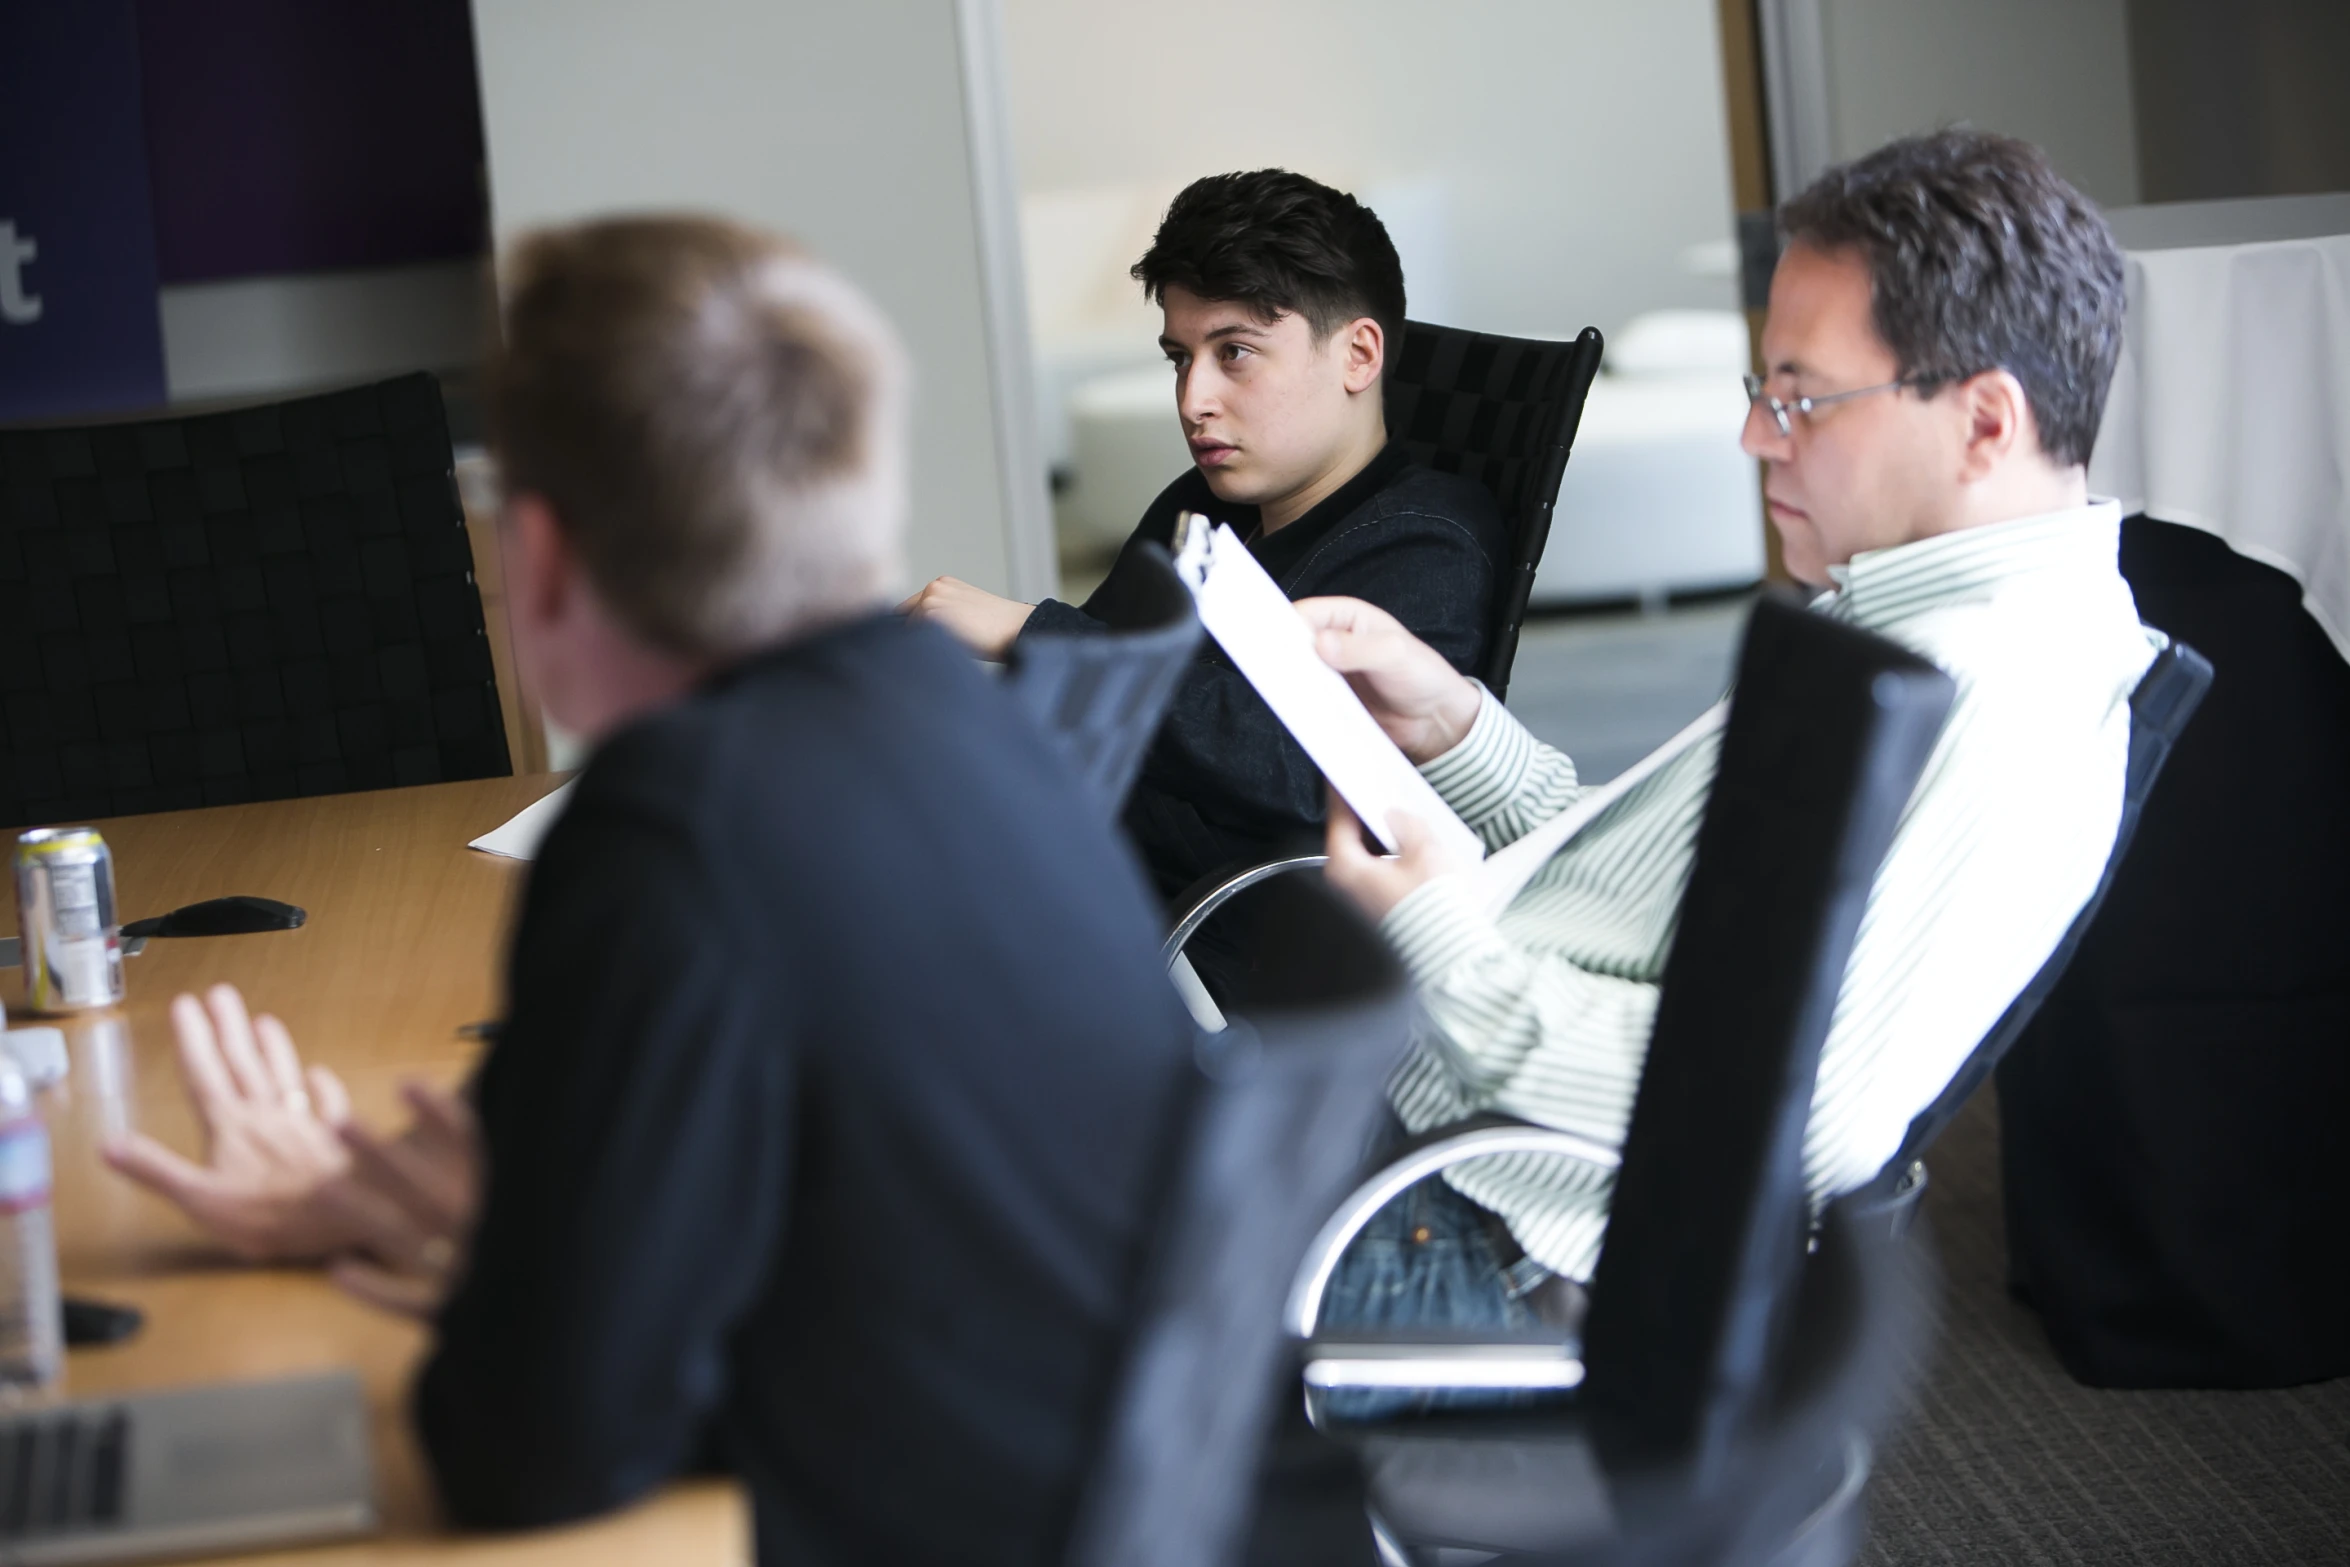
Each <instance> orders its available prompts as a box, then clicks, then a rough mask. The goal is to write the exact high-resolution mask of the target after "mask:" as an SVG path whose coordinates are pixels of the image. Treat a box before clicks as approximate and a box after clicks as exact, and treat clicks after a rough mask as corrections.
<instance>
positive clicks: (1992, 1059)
mask: <svg viewBox="0 0 2350 1567" xmlns="http://www.w3.org/2000/svg"><path fill="white" fill-rule="evenodd" d="M2210 689H2211V662H2210V660H2208V659H2206V658H2205V657H2204V656H2203V655H2202V654H2200V653H2198V652H2196V651H2195V650H2194V649H2193V648H2191V647H2189V646H2187V645H2186V644H2185V643H2184V642H2173V643H2171V644H2170V645H2169V646H2167V647H2165V648H2164V649H2163V650H2162V651H2161V652H2160V653H2158V654H2156V655H2155V658H2154V662H2153V663H2152V664H2151V665H2150V666H2148V668H2147V670H2146V673H2145V674H2144V675H2143V676H2141V677H2140V678H2139V681H2138V689H2137V690H2135V691H2133V692H2132V693H2131V694H2130V759H2129V766H2128V770H2127V772H2126V773H2125V774H2124V776H2123V784H2122V814H2121V822H2120V824H2119V825H2118V826H2117V827H2116V828H2115V830H2114V835H2113V852H2112V853H2111V854H2109V855H2107V856H2106V859H2105V873H2104V874H2103V875H2101V876H2099V877H2098V878H2097V886H2096V889H2095V890H2094V891H2093V892H2091V893H2090V894H2089V901H2088V902H2086V903H2084V904H2082V905H2081V912H2080V913H2079V914H2077V915H2075V916H2074V917H2073V922H2072V924H2071V925H2070V926H2068V927H2067V928H2066V930H2065V933H2064V939H2063V940H2061V941H2059V942H2058V943H2057V944H2056V950H2055V951H2053V952H2051V953H2049V955H2048V961H2047V962H2045V963H2043V964H2041V965H2040V972H2039V973H2037V974H2035V975H2033V976H2032V982H2031V983H2030V984H2028V985H2026V986H2025V987H2024V988H2023V990H2022V991H2021V992H2020V993H2018V994H2017V996H2016V998H2015V1000H2014V1001H2012V1002H2010V1003H2009V1004H2008V1008H2007V1010H2006V1011H2005V1012H2002V1013H2001V1014H2000V1015H1999V1021H1998V1022H1996V1023H1994V1024H1992V1025H1991V1031H1990V1032H1989V1033H1987V1034H1985V1035H1984V1036H1983V1042H1982V1043H1981V1044H1979V1045H1977V1046H1975V1049H1974V1053H1973V1054H1971V1055H1969V1056H1968V1057H1967V1059H1966V1064H1965V1065H1964V1066H1961V1067H1960V1068H1959V1069H1958V1073H1957V1075H1956V1076H1954V1077H1952V1078H1951V1080H1950V1081H1949V1082H1948V1083H1947V1084H1945V1085H1944V1086H1943V1089H1942V1092H1941V1093H1940V1094H1938V1095H1936V1096H1935V1098H1934V1102H1933V1103H1932V1104H1930V1105H1928V1106H1926V1108H1925V1109H1923V1110H1920V1111H1919V1112H1918V1113H1917V1115H1916V1116H1915V1117H1914V1118H1913V1119H1912V1120H1911V1121H1910V1123H1909V1131H1908V1133H1907V1135H1905V1136H1904V1137H1903V1138H1902V1139H1901V1151H1900V1152H1899V1153H1896V1154H1895V1155H1894V1156H1893V1157H1892V1158H1891V1159H1890V1160H1888V1161H1887V1162H1886V1165H1885V1168H1884V1169H1883V1170H1882V1171H1881V1172H1879V1174H1878V1176H1877V1178H1876V1179H1875V1180H1874V1181H1872V1182H1871V1183H1870V1185H1869V1187H1868V1190H1869V1191H1871V1192H1872V1193H1876V1194H1878V1195H1879V1196H1880V1197H1889V1196H1891V1195H1892V1193H1893V1192H1894V1191H1895V1189H1896V1188H1897V1187H1898V1185H1899V1184H1900V1181H1901V1177H1902V1175H1903V1173H1904V1172H1906V1171H1907V1170H1908V1169H1909V1167H1910V1166H1911V1165H1912V1164H1913V1163H1915V1162H1916V1161H1917V1158H1918V1156H1919V1155H1920V1154H1922V1153H1924V1152H1925V1151H1926V1148H1927V1145H1928V1144H1930V1143H1932V1142H1933V1141H1934V1139H1935V1138H1937V1137H1939V1136H1941V1135H1942V1129H1943V1128H1944V1127H1946V1126H1948V1125H1949V1124H1950V1123H1951V1121H1952V1120H1954V1119H1955V1118H1956V1117H1957V1115H1958V1112H1959V1111H1960V1110H1961V1109H1963V1108H1965V1106H1966V1102H1967V1101H1968V1100H1969V1099H1971V1098H1973V1097H1974V1093H1975V1090H1976V1089H1978V1088H1980V1087H1982V1086H1983V1083H1984V1081H1985V1079H1987V1078H1989V1077H1990V1075H1991V1073H1992V1072H1993V1071H1994V1070H1995V1069H1996V1068H1997V1067H1998V1065H1999V1063H2000V1062H2001V1061H2002V1060H2004V1059H2005V1058H2006V1056H2007V1053H2008V1051H2009V1050H2011V1049H2012V1048H2014V1046H2015V1042H2016V1040H2017V1039H2019V1038H2021V1037H2022V1035H2023V1032H2024V1030H2025V1029H2026V1028H2027V1027H2029V1026H2030V1025H2031V1021H2032V1018H2033V1016H2034V1014H2036V1013H2037V1012H2039V1010H2040V1004H2041V1003H2042V1002H2044V1001H2046V1000H2047V999H2048V995H2049V992H2051V991H2053V990H2054V989H2055V988H2056V982H2057V981H2058V980H2060V979H2062V978H2063V977H2064V971H2065V967H2066V965H2068V964H2070V963H2071V962H2072V960H2073V954H2074V953H2075V952H2078V951H2079V950H2080V947H2081V939H2082V938H2083V937H2084V936H2086V935H2087V934H2088V933H2089V926H2090V923H2091V922H2092V921H2094V920H2095V919H2096V918H2097V910H2098V909H2099V907H2100V906H2102V905H2103V904H2104V902H2105V892H2106V889H2107V888H2109V887H2111V886H2112V885H2113V877H2114V872H2116V871H2117V870H2119V869H2120V868H2121V863H2122V857H2123V856H2124V855H2126V854H2127V853H2129V849H2130V838H2131V836H2132V835H2133V834H2135V833H2136V832H2137V830H2138V818H2139V816H2140V815H2141V814H2143V813H2144V811H2145V808H2146V800H2147V797H2148V796H2149V795H2151V794H2153V792H2154V782H2155V780H2156V779H2158V778H2160V777H2161V776H2162V765H2163V763H2165V762H2166V761H2168V760H2170V753H2171V747H2172V746H2174V745H2176V744H2177V743H2178V738H2179V736H2180V734H2181V733H2183V732H2184V731H2185V729H2186V727H2187V720H2188V719H2190V718H2193V717H2194V716H2195V709H2196V708H2197V707H2199V706H2201V705H2202V703H2203V696H2204V693H2205V692H2207V691H2209V690H2210Z"/></svg>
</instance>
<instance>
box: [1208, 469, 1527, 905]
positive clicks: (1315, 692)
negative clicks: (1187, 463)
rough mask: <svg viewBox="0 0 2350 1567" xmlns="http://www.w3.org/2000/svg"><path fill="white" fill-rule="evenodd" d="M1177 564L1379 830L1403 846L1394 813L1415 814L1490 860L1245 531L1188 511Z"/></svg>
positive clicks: (1341, 788) (1260, 687)
mask: <svg viewBox="0 0 2350 1567" xmlns="http://www.w3.org/2000/svg"><path fill="white" fill-rule="evenodd" d="M1175 570H1176V573H1177V574H1178V575H1179V576H1181V577H1182V578H1183V580H1184V582H1185V583H1186V584H1187V585H1189V587H1190V588H1191V596H1192V598H1193V599H1194V600H1195V601H1197V603H1198V605H1199V618H1200V624H1201V625H1203V626H1205V627H1207V630H1208V635H1210V636H1212V637H1214V638H1215V639H1216V644H1217V645H1218V646H1219V647H1221V648H1223V650H1224V652H1225V655H1226V656H1227V657H1229V658H1230V659H1231V660H1232V662H1233V664H1234V666H1235V667H1237V668H1238V669H1239V670H1240V672H1241V674H1242V675H1244V676H1245V677H1247V680H1248V683H1249V684H1250V685H1251V686H1253V687H1255V688H1256V693H1257V695H1259V696H1261V697H1263V698H1264V699H1265V705H1266V706H1267V707H1270V708H1271V709H1272V710H1273V716H1274V717H1276V718H1278V719H1280V720H1281V723H1282V725H1283V727H1285V728H1286V729H1288V731H1289V732H1290V734H1291V736H1293V737H1294V738H1295V739H1296V741H1297V743H1298V744H1299V745H1300V746H1302V747H1304V748H1305V753H1306V755H1308V756H1310V757H1312V758H1313V761H1314V765H1315V766H1316V767H1319V768H1320V769H1322V776H1323V777H1325V778H1327V779H1329V780H1330V786H1331V787H1332V788H1334V789H1336V790H1337V791H1338V793H1339V795H1340V797H1341V798H1343V799H1344V800H1345V801H1346V803H1347V804H1348V805H1349V806H1352V807H1353V808H1354V813H1355V814H1356V815H1357V816H1359V817H1361V818H1362V819H1363V825H1364V826H1366V827H1368V828H1370V829H1371V832H1372V835H1373V836H1375V837H1376V838H1378V840H1379V841H1380V842H1381V843H1383V844H1385V845H1386V846H1387V847H1388V848H1389V849H1391V850H1392V849H1393V848H1395V846H1396V844H1395V833H1394V829H1392V828H1391V827H1389V826H1388V824H1387V815H1388V813H1389V812H1390V811H1409V812H1410V813H1411V814H1412V815H1414V816H1416V817H1418V818H1419V819H1420V820H1421V821H1422V822H1424V823H1426V824H1427V826H1428V829H1429V831H1430V832H1432V833H1434V834H1435V836H1436V841H1437V843H1438V845H1439V846H1440V847H1442V848H1443V849H1444V850H1445V851H1446V852H1448V853H1450V854H1451V855H1453V856H1454V857H1455V858H1458V859H1465V860H1481V859H1483V858H1484V857H1485V846H1484V845H1483V844H1481V843H1480V842H1478V840H1477V835H1476V834H1475V833H1473V832H1471V831H1470V830H1469V828H1468V826H1467V824H1466V823H1464V822H1463V821H1462V820H1461V819H1460V818H1459V817H1458V816H1455V815H1454V814H1453V813H1452V808H1451V807H1450V806H1448V805H1446V804H1445V803H1444V801H1443V799H1442V798H1440V797H1439V796H1438V795H1437V793H1436V791H1435V790H1434V789H1432V788H1430V787H1429V786H1428V780H1427V779H1425V778H1422V777H1421V776H1420V771H1419V769H1418V768H1416V767H1414V766H1413V765H1412V764H1411V760H1410V758H1408V757H1406V756H1405V755H1404V754H1403V752H1401V751H1399V750H1397V749H1396V746H1395V742H1394V741H1392V740H1390V739H1388V738H1387V736H1386V735H1385V734H1384V733H1383V732H1382V731H1381V730H1380V728H1379V724H1378V721H1377V720H1376V719H1374V718H1372V717H1371V715H1370V712H1369V711H1368V710H1367V709H1366V708H1364V706H1363V704H1362V701H1361V699H1360V698H1358V697H1357V696H1356V695H1355V694H1354V690H1353V688H1352V687H1350V686H1348V685H1347V683H1346V677H1345V676H1343V675H1341V674H1339V673H1338V671H1337V670H1335V669H1332V668H1331V667H1330V666H1329V665H1328V664H1325V663H1323V662H1322V659H1321V656H1320V655H1319V654H1317V653H1316V652H1315V651H1314V634H1313V631H1312V629H1311V628H1310V627H1308V626H1307V625H1306V623H1305V621H1304V620H1303V619H1302V618H1301V617H1300V616H1299V615H1298V613H1297V610H1296V609H1295V607H1293V606H1292V605H1291V604H1290V602H1289V597H1288V595H1287V594H1285V593H1283V592H1282V591H1281V588H1280V586H1279V585H1278V584H1277V583H1275V582H1274V581H1273V579H1272V578H1271V577H1268V576H1267V575H1265V568H1264V567H1262V566H1260V565H1258V564H1257V560H1256V557H1255V556H1253V555H1251V554H1250V553H1249V552H1248V546H1247V545H1245V544H1243V543H1241V542H1240V538H1239V536H1238V535H1237V534H1235V533H1234V532H1233V531H1232V530H1231V529H1230V528H1228V527H1225V526H1223V525H1221V524H1219V525H1216V526H1215V527H1213V528H1211V527H1210V526H1209V523H1208V520H1207V519H1206V518H1205V517H1202V516H1200V515H1199V514H1197V513H1196V512H1186V513H1184V514H1183V516H1182V517H1181V518H1180V519H1178V521H1177V523H1176V553H1175Z"/></svg>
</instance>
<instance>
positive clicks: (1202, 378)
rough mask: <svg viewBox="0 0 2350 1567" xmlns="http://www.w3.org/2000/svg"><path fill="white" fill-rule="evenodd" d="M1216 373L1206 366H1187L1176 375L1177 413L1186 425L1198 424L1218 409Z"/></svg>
mask: <svg viewBox="0 0 2350 1567" xmlns="http://www.w3.org/2000/svg"><path fill="white" fill-rule="evenodd" d="M1217 390H1218V388H1217V385H1216V372H1215V371H1214V369H1213V368H1211V367H1209V366H1206V365H1198V364H1193V365H1186V366H1185V367H1184V368H1183V369H1182V370H1180V371H1178V372H1176V375H1175V411H1176V413H1178V414H1180V415H1181V416H1182V418H1183V422H1184V423H1185V424H1197V423H1199V422H1200V421H1201V420H1202V419H1205V418H1207V417H1208V416H1209V415H1210V414H1212V413H1214V412H1215V411H1216V408H1217V398H1216V394H1217Z"/></svg>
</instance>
